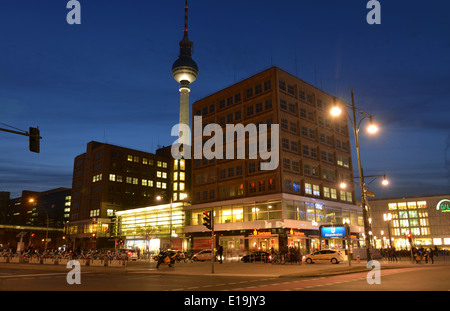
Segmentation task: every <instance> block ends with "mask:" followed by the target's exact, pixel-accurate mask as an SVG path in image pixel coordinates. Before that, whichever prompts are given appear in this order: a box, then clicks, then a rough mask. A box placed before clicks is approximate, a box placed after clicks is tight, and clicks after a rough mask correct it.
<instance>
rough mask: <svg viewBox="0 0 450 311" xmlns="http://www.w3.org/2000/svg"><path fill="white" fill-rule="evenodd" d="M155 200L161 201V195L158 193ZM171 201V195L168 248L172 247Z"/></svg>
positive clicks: (171, 200)
mask: <svg viewBox="0 0 450 311" xmlns="http://www.w3.org/2000/svg"><path fill="white" fill-rule="evenodd" d="M156 200H158V201H161V200H162V197H161V196H160V195H158V196H157V197H156ZM172 203H173V199H172V196H170V209H169V248H172Z"/></svg>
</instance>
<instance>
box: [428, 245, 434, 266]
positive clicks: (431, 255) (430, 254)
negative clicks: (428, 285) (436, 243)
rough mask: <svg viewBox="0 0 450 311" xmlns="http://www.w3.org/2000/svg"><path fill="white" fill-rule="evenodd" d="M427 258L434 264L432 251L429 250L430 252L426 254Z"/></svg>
mask: <svg viewBox="0 0 450 311" xmlns="http://www.w3.org/2000/svg"><path fill="white" fill-rule="evenodd" d="M428 257H430V260H431V264H434V258H433V250H432V249H431V248H430V251H429V252H428Z"/></svg>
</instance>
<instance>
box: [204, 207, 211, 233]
mask: <svg viewBox="0 0 450 311" xmlns="http://www.w3.org/2000/svg"><path fill="white" fill-rule="evenodd" d="M203 226H205V227H206V228H208V229H210V230H211V229H212V220H211V212H210V211H208V212H203Z"/></svg>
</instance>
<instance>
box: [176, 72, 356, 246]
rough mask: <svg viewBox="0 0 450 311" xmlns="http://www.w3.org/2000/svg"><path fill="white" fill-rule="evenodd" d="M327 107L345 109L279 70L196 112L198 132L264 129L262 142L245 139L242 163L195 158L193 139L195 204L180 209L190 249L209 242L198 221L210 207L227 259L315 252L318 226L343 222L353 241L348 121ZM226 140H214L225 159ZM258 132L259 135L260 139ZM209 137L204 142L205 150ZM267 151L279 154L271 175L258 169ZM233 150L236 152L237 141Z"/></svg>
mask: <svg viewBox="0 0 450 311" xmlns="http://www.w3.org/2000/svg"><path fill="white" fill-rule="evenodd" d="M332 105H341V107H342V108H343V109H345V104H344V103H343V102H342V101H341V100H340V99H338V98H336V97H334V96H331V95H329V94H327V93H325V92H323V91H322V90H320V89H318V88H316V87H314V86H312V85H310V84H308V83H306V82H304V81H302V80H300V79H298V78H296V77H294V76H292V75H290V74H289V73H287V72H285V71H283V70H281V69H279V68H276V67H272V68H270V69H268V70H265V71H263V72H261V73H259V74H256V75H254V76H252V77H250V78H248V79H245V80H243V81H241V82H239V83H236V84H234V85H232V86H230V87H227V88H225V89H223V90H221V91H219V92H217V93H215V94H213V95H210V96H208V97H206V98H203V99H201V100H199V101H197V102H195V103H194V104H193V109H192V111H193V121H194V122H193V123H194V130H193V132H195V122H196V118H197V120H198V117H199V116H201V117H202V128H205V126H207V125H208V124H218V125H219V126H220V127H221V128H222V132H223V133H226V125H227V124H234V125H236V124H242V125H243V126H248V125H251V124H254V125H256V127H257V128H258V127H259V125H260V124H266V125H267V126H268V131H267V134H268V135H267V143H266V142H265V141H259V144H255V143H254V142H252V140H251V139H250V137H246V138H245V139H246V143H245V145H246V147H245V148H246V150H245V158H244V159H236V157H235V158H234V159H228V158H226V157H224V159H217V158H213V159H207V158H206V157H203V158H202V159H196V158H195V154H194V149H195V144H196V141H195V140H196V139H198V137H197V138H196V137H194V135H195V133H194V134H193V142H194V143H193V160H192V161H193V162H192V166H193V167H192V183H193V185H192V206H189V207H186V208H185V210H186V227H185V232H186V233H187V234H189V235H190V236H191V238H192V241H191V245H192V247H193V248H194V249H199V248H203V247H205V246H207V244H208V234H209V233H208V230H207V229H206V228H205V227H204V226H202V213H203V212H204V211H208V210H212V209H214V217H215V230H216V231H217V236H218V239H217V243H220V244H221V245H222V246H223V247H224V249H226V250H227V249H228V250H229V251H230V250H237V251H242V250H252V249H266V250H268V249H270V248H272V247H273V248H274V249H276V250H282V249H286V248H287V247H292V246H296V247H298V248H300V249H301V250H302V251H304V252H306V251H309V250H310V249H311V248H316V247H319V240H318V239H317V238H318V227H319V226H320V225H321V224H330V223H334V224H342V223H343V222H344V221H347V222H350V224H351V229H352V232H353V233H354V234H353V237H354V238H355V239H358V238H359V233H360V232H362V231H363V230H362V227H361V226H362V211H361V208H360V207H359V206H356V205H355V192H354V188H353V186H352V185H353V173H352V158H351V147H350V137H349V126H348V122H347V118H346V117H344V116H342V117H339V118H333V117H332V116H331V114H330V109H331V108H332ZM274 124H277V125H279V137H272V135H274V132H273V131H271V130H270V126H271V125H274ZM223 133H222V134H219V135H223V154H226V145H227V143H229V140H230V138H231V137H228V136H227V135H225V134H223ZM215 134H216V135H217V133H215ZM260 134H261V133H260V131H257V134H256V135H257V137H258V138H259V140H261V139H260V138H261V135H260ZM234 137H235V136H233V138H234ZM271 138H279V139H278V140H276V139H271ZM209 139H211V137H210V136H206V137H205V136H204V137H203V141H202V142H203V145H205V142H207V141H208V140H209ZM274 142H275V144H276V145H271V144H272V143H274ZM260 143H262V145H261V144H260ZM264 143H266V146H267V147H268V150H272V151H274V150H278V151H279V153H278V156H279V165H278V166H276V167H275V168H274V169H270V170H262V169H261V166H260V165H261V163H264V162H268V161H269V160H268V159H267V158H262V157H261V153H260V151H261V146H264ZM230 145H232V146H234V147H237V148H239V147H238V145H237V143H236V142H235V143H234V144H231V143H230ZM215 148H217V146H216V147H215ZM258 148H259V149H258ZM234 154H235V155H236V154H237V152H235V153H234ZM255 154H256V155H257V157H254V156H255ZM342 181H346V182H347V184H348V185H349V186H348V188H347V189H345V190H344V189H341V188H340V187H339V184H340V183H341V182H342ZM324 242H325V243H331V244H332V246H338V245H337V244H342V241H324ZM335 244H336V245H335Z"/></svg>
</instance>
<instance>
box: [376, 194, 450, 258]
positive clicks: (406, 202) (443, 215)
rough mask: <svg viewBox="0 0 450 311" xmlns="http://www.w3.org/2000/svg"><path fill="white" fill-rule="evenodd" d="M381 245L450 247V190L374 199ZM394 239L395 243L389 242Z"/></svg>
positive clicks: (398, 248) (400, 247)
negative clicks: (438, 192) (439, 193)
mask: <svg viewBox="0 0 450 311" xmlns="http://www.w3.org/2000/svg"><path fill="white" fill-rule="evenodd" d="M369 205H370V212H371V218H372V231H373V241H374V245H375V247H377V248H387V247H389V246H390V245H392V246H393V247H395V248H396V249H397V250H400V249H410V247H411V245H410V243H409V240H408V237H407V235H408V234H411V235H412V237H411V238H412V244H413V247H426V248H433V249H434V248H438V249H447V250H449V249H450V194H446V195H430V196H417V197H406V198H405V197H403V198H390V199H377V200H370V201H369ZM389 240H391V244H389Z"/></svg>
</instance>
